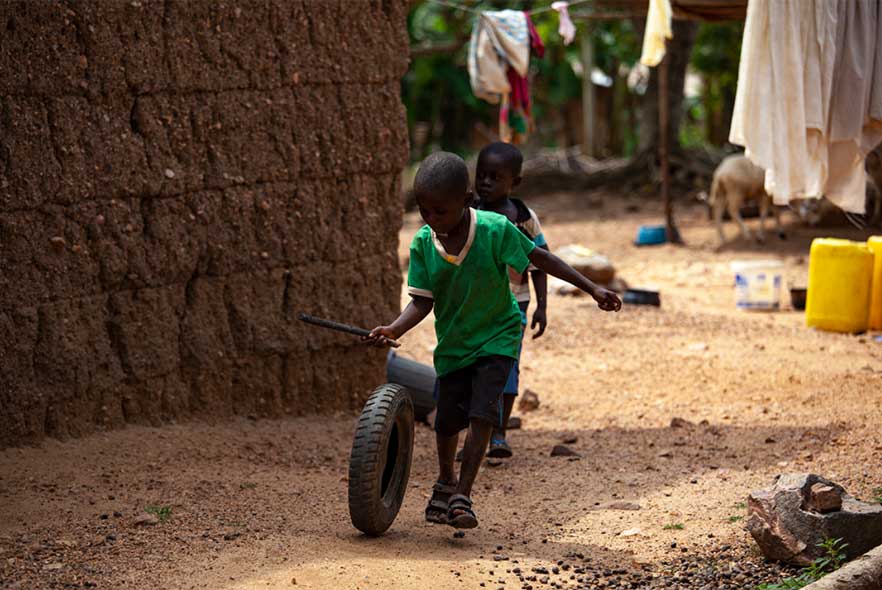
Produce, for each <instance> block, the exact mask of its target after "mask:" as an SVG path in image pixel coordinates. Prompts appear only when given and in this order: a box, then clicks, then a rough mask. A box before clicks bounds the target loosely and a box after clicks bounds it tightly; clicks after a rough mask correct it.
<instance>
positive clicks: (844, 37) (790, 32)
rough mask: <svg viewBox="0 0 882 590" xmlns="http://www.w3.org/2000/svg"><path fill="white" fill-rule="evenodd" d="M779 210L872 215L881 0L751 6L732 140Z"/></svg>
mask: <svg viewBox="0 0 882 590" xmlns="http://www.w3.org/2000/svg"><path fill="white" fill-rule="evenodd" d="M729 140H730V141H731V142H732V143H736V144H739V145H743V146H744V147H745V148H746V153H747V155H748V157H750V159H751V160H753V162H754V163H756V164H757V165H758V166H761V167H762V168H764V169H765V170H766V177H765V188H766V191H767V192H768V193H769V194H770V195H772V198H773V200H774V202H775V203H776V204H778V205H786V204H787V203H789V202H790V201H791V200H793V199H803V198H820V197H821V196H826V197H827V198H828V199H829V200H830V201H832V202H833V203H834V204H835V205H837V206H839V207H840V208H841V209H843V210H844V211H846V212H847V213H856V214H862V213H863V212H864V207H865V185H866V173H865V172H864V158H865V157H866V154H867V153H869V152H870V151H871V150H872V149H873V147H875V145H876V144H878V143H879V141H882V14H880V7H879V2H878V0H848V1H841V2H830V1H828V0H751V2H750V3H749V4H748V8H747V19H746V21H745V28H744V38H743V41H742V49H741V63H740V65H739V72H738V91H737V93H736V98H735V111H734V114H733V118H732V127H731V130H730V134H729Z"/></svg>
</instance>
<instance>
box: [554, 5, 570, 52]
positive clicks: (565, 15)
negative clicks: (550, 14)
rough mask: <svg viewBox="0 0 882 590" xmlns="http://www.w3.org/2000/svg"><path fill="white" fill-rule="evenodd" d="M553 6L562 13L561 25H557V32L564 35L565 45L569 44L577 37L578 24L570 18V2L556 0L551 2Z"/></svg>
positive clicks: (559, 13)
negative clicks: (556, 0)
mask: <svg viewBox="0 0 882 590" xmlns="http://www.w3.org/2000/svg"><path fill="white" fill-rule="evenodd" d="M551 8H553V9H554V10H556V11H557V13H558V15H560V25H558V27H557V32H558V34H559V35H560V36H561V37H563V40H564V45H569V44H570V43H572V42H573V39H575V38H576V26H575V25H574V24H573V21H572V20H570V11H569V3H567V2H554V3H552V4H551Z"/></svg>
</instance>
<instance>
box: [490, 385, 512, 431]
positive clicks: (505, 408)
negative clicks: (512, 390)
mask: <svg viewBox="0 0 882 590" xmlns="http://www.w3.org/2000/svg"><path fill="white" fill-rule="evenodd" d="M516 397H517V396H515V395H507V394H504V395H503V396H502V424H497V425H496V427H495V428H494V429H493V435H492V436H491V438H492V439H493V440H498V439H502V440H505V431H506V429H507V428H508V419H509V418H511V411H512V410H513V409H514V403H515V398H516Z"/></svg>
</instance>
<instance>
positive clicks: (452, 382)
mask: <svg viewBox="0 0 882 590" xmlns="http://www.w3.org/2000/svg"><path fill="white" fill-rule="evenodd" d="M514 362H515V360H514V359H513V358H511V357H507V356H500V355H492V356H485V357H481V358H479V359H478V360H476V361H475V362H474V363H472V364H471V365H469V366H467V367H463V368H462V369H459V370H457V371H453V372H452V373H448V374H447V375H444V376H443V377H439V378H438V412H437V413H436V414H435V432H437V433H438V434H441V435H443V436H453V435H454V434H457V433H459V432H460V431H461V430H464V429H465V428H468V426H469V420H472V419H478V420H483V421H485V422H488V423H490V424H494V425H495V424H498V423H499V420H500V415H501V412H502V404H501V403H500V398H501V397H502V390H503V389H504V388H505V382H506V381H507V380H508V375H509V373H511V369H512V366H513V365H514Z"/></svg>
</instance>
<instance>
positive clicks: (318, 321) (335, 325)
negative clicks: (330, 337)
mask: <svg viewBox="0 0 882 590" xmlns="http://www.w3.org/2000/svg"><path fill="white" fill-rule="evenodd" d="M297 319H298V320H300V321H301V322H306V323H307V324H312V325H314V326H321V327H322V328H328V329H330V330H337V331H338V332H346V333H347V334H355V335H356V336H361V337H367V336H370V335H371V331H370V330H365V329H364V328H357V327H355V326H350V325H349V324H341V323H340V322H334V321H332V320H326V319H322V318H317V317H314V316H311V315H307V314H305V313H300V314H297ZM385 340H386V343H387V344H389V346H391V347H392V348H398V347H399V346H401V343H400V342H398V341H397V340H392V339H391V338H386V339H385Z"/></svg>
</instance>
